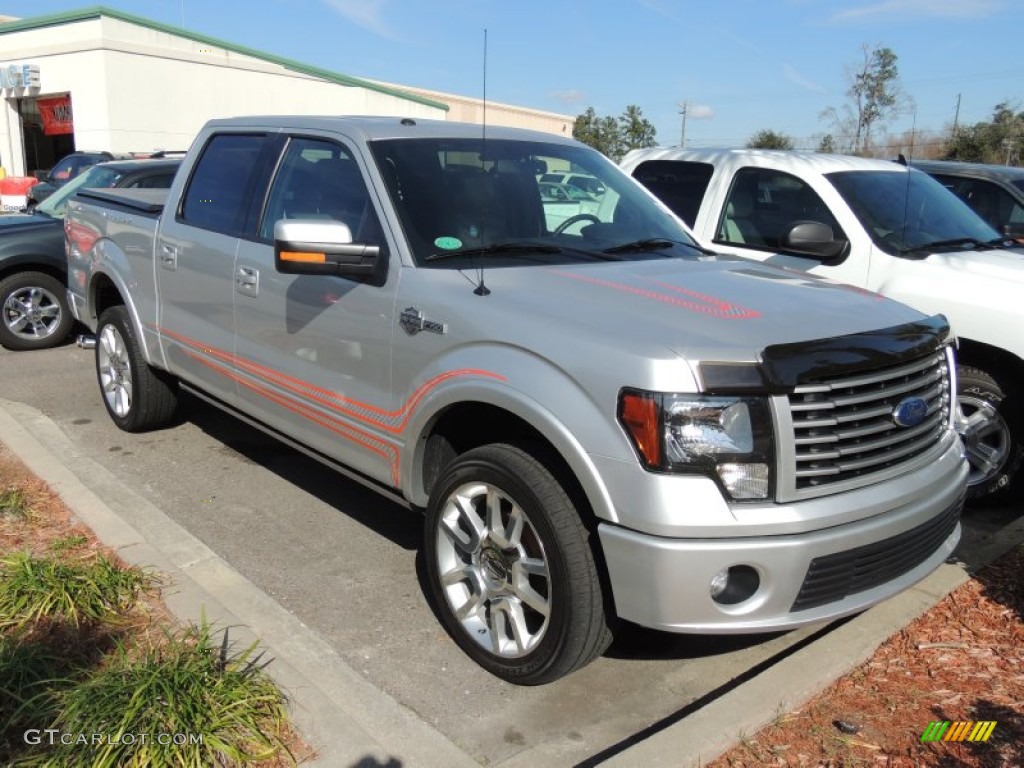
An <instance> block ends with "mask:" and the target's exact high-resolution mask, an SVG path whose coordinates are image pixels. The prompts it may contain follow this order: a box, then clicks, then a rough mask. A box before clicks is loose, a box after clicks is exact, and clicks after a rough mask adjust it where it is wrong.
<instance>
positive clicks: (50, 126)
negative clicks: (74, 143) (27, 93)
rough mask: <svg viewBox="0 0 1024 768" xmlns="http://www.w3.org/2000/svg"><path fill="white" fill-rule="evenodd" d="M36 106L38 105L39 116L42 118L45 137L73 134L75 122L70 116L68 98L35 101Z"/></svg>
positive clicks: (69, 100)
mask: <svg viewBox="0 0 1024 768" xmlns="http://www.w3.org/2000/svg"><path fill="white" fill-rule="evenodd" d="M36 104H37V105H39V114H40V116H41V117H42V118H43V133H45V134H46V135H47V136H56V135H58V134H61V133H74V132H75V121H74V119H73V118H72V116H71V97H70V96H57V97H55V98H52V99H36Z"/></svg>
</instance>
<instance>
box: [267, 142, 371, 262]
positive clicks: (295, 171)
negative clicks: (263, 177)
mask: <svg viewBox="0 0 1024 768" xmlns="http://www.w3.org/2000/svg"><path fill="white" fill-rule="evenodd" d="M280 219H324V220H329V221H340V222H342V223H343V224H346V225H347V226H348V228H349V231H350V232H351V233H352V242H355V243H372V244H376V245H379V244H380V240H381V231H380V226H379V224H378V220H377V215H376V213H375V212H374V210H373V205H372V204H371V203H370V195H369V193H368V192H367V189H366V183H365V182H364V181H363V176H362V173H361V172H360V171H359V166H358V164H357V163H356V161H355V159H354V158H353V157H352V155H351V153H349V152H348V150H346V149H345V148H344V147H342V146H341V145H339V144H334V143H332V142H329V141H321V140H318V139H292V141H291V142H290V143H289V144H288V149H287V150H286V151H285V154H284V158H283V159H282V161H281V166H280V168H279V169H278V171H277V176H276V177H275V178H274V182H273V184H272V185H271V188H270V196H269V198H268V200H267V209H266V212H265V214H264V216H263V224H262V225H261V227H260V236H261V237H262V238H264V239H268V240H269V239H272V238H273V236H274V224H275V223H276V222H277V221H278V220H280Z"/></svg>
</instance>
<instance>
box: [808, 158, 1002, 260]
mask: <svg viewBox="0 0 1024 768" xmlns="http://www.w3.org/2000/svg"><path fill="white" fill-rule="evenodd" d="M827 177H828V179H829V180H830V181H831V182H832V184H833V185H834V186H835V188H836V189H837V190H838V191H839V194H840V195H842V196H843V198H844V199H845V200H846V202H847V203H848V204H849V206H850V208H851V209H852V210H853V212H854V214H855V215H856V216H857V218H858V219H859V220H860V222H861V224H863V225H864V229H866V230H867V232H868V234H869V235H870V236H871V239H872V240H873V241H874V242H875V244H876V245H878V246H879V247H880V248H882V250H884V251H886V252H888V253H892V254H894V255H899V254H901V253H905V252H907V251H910V250H916V249H927V248H928V247H930V246H931V244H933V243H942V242H944V241H949V240H957V239H961V238H970V239H974V240H980V241H982V242H985V241H987V240H993V239H995V238H996V237H997V233H996V231H995V230H994V229H992V227H991V226H990V225H988V224H986V223H985V221H984V220H983V219H981V218H979V217H978V216H977V215H976V214H975V213H974V212H973V211H972V210H971V209H970V208H968V207H967V206H966V205H965V204H964V203H963V201H962V200H960V199H958V198H957V196H956V195H954V194H953V193H951V192H950V191H949V190H948V189H946V188H945V187H943V186H942V184H940V183H939V182H937V181H936V180H935V179H933V178H932V177H931V176H928V175H927V174H925V173H922V172H921V171H913V170H912V171H910V172H909V173H906V172H904V173H901V172H898V171H840V172H838V173H830V174H827Z"/></svg>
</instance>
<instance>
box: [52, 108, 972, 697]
mask: <svg viewBox="0 0 1024 768" xmlns="http://www.w3.org/2000/svg"><path fill="white" fill-rule="evenodd" d="M563 165H564V166H570V167H577V168H583V169H585V170H586V172H587V173H589V174H591V175H592V176H593V177H594V178H596V179H599V180H600V181H601V183H602V185H603V186H604V187H605V188H606V192H605V194H604V198H603V200H602V210H600V211H598V212H597V213H592V214H589V213H588V214H580V217H581V218H582V219H583V220H584V221H583V222H579V221H578V220H577V223H580V224H581V226H579V227H578V228H577V227H573V225H571V224H570V223H569V222H570V221H572V220H567V221H566V222H563V223H562V224H561V225H559V226H557V227H555V229H554V230H551V229H549V228H548V226H547V224H546V221H545V215H544V210H543V207H542V204H541V200H540V195H539V192H538V188H537V184H538V181H537V178H536V175H535V169H536V168H539V167H560V166H563ZM68 218H69V225H68V265H69V274H70V275H71V278H70V279H69V286H70V288H69V298H70V299H71V302H72V307H73V310H74V313H75V316H76V318H77V319H79V320H80V321H81V322H83V323H85V324H86V325H87V326H88V327H89V328H90V329H91V330H93V331H94V332H95V333H96V340H97V343H96V350H95V355H96V357H95V364H96V376H97V384H98V390H99V391H98V393H97V394H98V396H99V397H100V398H101V400H102V402H103V403H104V405H105V407H106V409H107V412H108V414H109V416H110V418H111V419H112V420H113V422H114V423H115V424H116V425H117V426H118V427H119V428H121V429H123V430H126V431H128V432H140V431H144V430H149V429H154V428H157V427H161V426H165V425H167V424H169V423H170V421H171V420H172V419H173V416H174V413H175V409H176V401H177V394H178V391H179V388H182V387H183V388H185V389H187V390H188V391H190V392H192V393H195V394H197V395H198V396H199V397H202V398H204V399H206V400H207V401H209V402H210V403H212V404H214V405H215V406H219V407H221V408H224V409H225V410H226V411H227V412H229V413H233V414H235V415H237V416H241V417H242V418H244V420H245V421H246V422H247V423H250V424H254V425H256V426H258V427H261V428H262V429H264V430H266V431H267V432H268V433H269V434H272V435H276V436H277V437H279V438H281V439H282V440H284V441H285V442H287V443H288V444H289V445H292V446H294V447H296V448H298V449H300V450H304V451H306V452H307V453H309V454H310V455H311V456H314V457H316V458H318V459H319V460H321V461H323V462H324V463H325V464H327V465H329V466H330V467H333V468H335V469H338V470H340V471H343V472H344V473H346V474H347V475H348V476H350V477H352V478H354V479H356V480H358V481H360V482H362V483H363V484H365V485H366V486H368V487H370V488H372V489H374V490H376V491H378V492H380V493H382V494H384V495H386V496H387V497H388V498H390V499H393V500H395V501H398V502H399V503H403V504H405V505H407V506H409V507H412V508H415V509H422V510H425V525H424V551H423V555H424V557H423V561H424V567H425V577H426V579H427V582H428V584H427V585H426V589H427V590H428V591H429V594H430V595H431V597H432V599H433V601H434V603H435V606H436V609H437V613H438V616H439V617H440V619H441V621H442V622H443V624H444V626H445V628H446V629H447V630H448V632H449V633H450V634H451V636H452V637H453V638H454V639H455V641H456V642H457V643H458V644H459V645H460V647H462V649H463V650H464V651H465V652H466V653H467V654H468V655H469V656H470V657H472V658H473V659H474V660H475V661H477V662H478V663H479V664H481V665H482V666H483V667H484V668H486V669H487V670H489V671H490V672H492V673H493V674H495V675H498V676H500V677H502V678H503V679H506V680H509V681H512V682H515V683H520V684H539V683H544V682H549V681H551V680H555V679H557V678H559V677H561V676H563V675H566V674H568V673H569V672H571V671H572V670H574V669H577V668H579V667H581V666H583V665H584V664H586V663H587V662H589V661H590V660H592V659H594V658H595V657H596V656H598V655H599V654H600V653H601V652H602V651H603V650H604V648H605V647H607V645H608V643H609V642H610V639H611V629H612V627H613V626H614V621H613V620H614V618H616V617H617V618H618V619H623V620H628V621H631V622H635V623H638V624H642V625H645V626H648V627H655V628H658V629H662V630H667V631H673V632H696V633H722V632H729V633H735V632H748V633H749V632H755V633H759V632H767V631H770V630H773V629H784V628H789V627H794V626H798V625H803V624H807V623H812V622H819V621H822V620H826V619H830V618H834V617H836V616H842V615H846V614H849V613H852V612H857V611H860V610H862V609H864V608H866V607H867V606H869V605H872V604H874V603H876V602H878V601H880V600H883V599H885V598H886V597H888V596H890V595H893V594H895V593H897V592H899V591H901V590H902V589H904V588H906V587H908V586H909V585H910V584H912V583H914V582H915V581H917V580H918V579H921V578H923V577H924V576H925V575H927V574H928V573H929V572H931V571H932V570H933V569H934V568H936V567H937V566H938V565H939V564H940V563H942V562H943V561H944V560H945V559H946V558H947V557H948V556H949V555H950V554H951V553H952V551H953V548H954V547H955V545H956V542H957V540H958V539H959V531H960V527H959V522H958V518H959V514H960V510H961V507H962V504H963V495H964V489H965V479H966V474H967V465H966V463H965V462H964V459H963V454H962V446H961V444H960V441H959V439H958V438H957V436H956V433H955V432H954V431H953V428H952V420H953V417H954V413H955V402H954V398H953V388H952V380H953V377H954V376H955V372H954V369H953V350H952V341H953V339H952V336H951V335H950V333H949V327H948V324H947V323H946V321H945V320H944V319H943V318H941V317H938V316H930V317H929V316H926V315H923V314H921V313H920V312H917V311H915V310H913V309H911V308H909V307H906V306H904V305H902V304H899V303H897V302H891V301H887V300H885V299H882V298H881V297H878V296H876V295H874V294H868V293H867V292H865V291H861V290H858V289H854V288H850V287H848V286H839V285H831V284H828V283H825V282H824V281H817V280H808V279H806V278H804V277H802V276H800V275H794V274H793V273H790V272H785V271H781V270H776V269H772V268H771V267H768V266H764V265H760V264H756V263H752V262H750V261H747V260H743V259H737V258H734V257H718V256H715V255H712V254H708V253H707V252H705V250H704V249H701V248H700V247H699V246H698V245H697V244H696V243H695V242H694V240H693V239H692V238H691V237H690V235H689V234H688V233H687V231H686V229H685V228H684V227H683V225H682V224H680V222H679V221H678V220H677V219H676V218H675V217H674V216H672V215H671V214H669V213H668V212H667V211H666V210H665V209H664V208H663V206H661V205H660V204H658V203H657V202H656V201H655V200H654V199H653V198H652V197H651V196H650V195H649V194H648V193H647V192H646V191H644V190H643V188H641V187H640V185H638V184H637V183H636V182H635V181H633V180H632V179H630V178H629V177H628V176H626V175H625V174H623V173H622V172H621V171H620V170H619V169H618V168H617V167H616V166H615V165H614V164H612V163H611V162H610V161H609V160H608V159H607V158H606V157H604V156H603V155H602V154H600V153H599V152H597V151H595V150H593V149H591V148H589V147H586V146H584V145H583V144H580V143H579V142H576V141H573V140H571V139H568V138H562V137H558V136H551V135H549V134H544V133H539V132H534V131H523V130H516V129H513V128H504V127H494V128H488V131H487V136H486V137H481V134H480V126H479V125H470V124H462V123H450V122H445V121H430V120H420V119H412V118H408V117H406V118H397V117H396V118H353V117H349V118H339V117H287V116H282V117H253V118H231V119H226V120H214V121H211V122H210V123H208V124H207V125H206V126H205V127H204V128H203V129H202V130H201V131H200V133H199V135H198V136H197V138H196V140H195V143H194V144H193V146H192V149H190V150H189V153H188V155H187V156H186V158H185V161H184V163H183V165H182V168H181V170H180V171H179V173H178V176H177V177H176V179H175V181H174V184H173V185H172V187H171V189H170V191H169V192H166V191H164V190H124V191H122V190H84V191H80V192H79V193H78V194H77V195H76V196H75V198H74V199H73V200H72V201H71V203H70V207H69V214H68ZM794 307H799V308H800V312H799V313H795V312H794V311H793V308H794ZM278 513H280V510H267V514H278Z"/></svg>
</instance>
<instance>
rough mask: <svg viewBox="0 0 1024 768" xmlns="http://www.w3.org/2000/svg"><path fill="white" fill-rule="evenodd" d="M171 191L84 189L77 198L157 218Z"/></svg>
mask: <svg viewBox="0 0 1024 768" xmlns="http://www.w3.org/2000/svg"><path fill="white" fill-rule="evenodd" d="M169 192H170V190H169V189H83V190H82V191H81V192H79V193H78V194H77V195H76V196H75V197H76V198H79V199H81V200H82V201H83V202H90V203H93V204H98V205H101V206H106V207H115V208H121V209H125V210H129V211H131V212H132V213H137V214H141V215H143V216H151V217H153V218H156V217H157V216H159V215H160V212H161V211H163V209H164V203H165V202H166V201H167V194H168V193H169Z"/></svg>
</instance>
